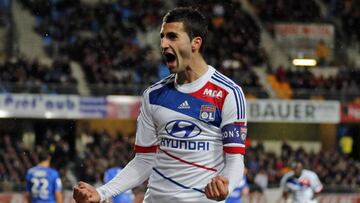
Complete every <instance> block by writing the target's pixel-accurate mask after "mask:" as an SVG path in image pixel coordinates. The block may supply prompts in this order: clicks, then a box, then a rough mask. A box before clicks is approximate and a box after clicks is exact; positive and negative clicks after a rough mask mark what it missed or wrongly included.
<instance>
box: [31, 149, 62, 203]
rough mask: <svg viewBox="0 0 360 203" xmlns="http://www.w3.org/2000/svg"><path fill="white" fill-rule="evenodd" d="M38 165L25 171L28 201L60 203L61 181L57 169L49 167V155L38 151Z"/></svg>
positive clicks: (44, 151) (32, 202) (43, 151)
mask: <svg viewBox="0 0 360 203" xmlns="http://www.w3.org/2000/svg"><path fill="white" fill-rule="evenodd" d="M39 161H40V162H39V163H38V165H36V166H34V167H32V168H30V169H29V170H28V171H27V172H26V191H27V193H26V197H27V200H28V202H29V203H30V202H31V203H62V202H63V197H62V192H61V190H62V183H61V179H60V176H59V173H58V171H57V170H55V169H53V168H51V167H50V161H51V156H50V154H49V153H48V151H46V150H42V151H41V152H40V153H39Z"/></svg>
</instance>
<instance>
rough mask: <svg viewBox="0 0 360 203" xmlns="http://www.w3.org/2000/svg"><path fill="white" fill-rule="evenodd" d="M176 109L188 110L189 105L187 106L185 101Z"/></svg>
mask: <svg viewBox="0 0 360 203" xmlns="http://www.w3.org/2000/svg"><path fill="white" fill-rule="evenodd" d="M178 109H190V105H189V103H188V101H186V100H185V101H184V102H183V103H181V104H180V105H179V106H178Z"/></svg>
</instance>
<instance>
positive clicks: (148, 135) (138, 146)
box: [134, 91, 158, 153]
mask: <svg viewBox="0 0 360 203" xmlns="http://www.w3.org/2000/svg"><path fill="white" fill-rule="evenodd" d="M148 92H149V91H145V92H144V94H143V97H142V101H141V107H140V114H139V116H138V118H137V130H136V139H135V147H134V151H135V152H136V153H155V152H156V150H157V146H158V140H157V137H156V128H155V124H154V121H153V118H152V115H151V106H150V102H149V93H148Z"/></svg>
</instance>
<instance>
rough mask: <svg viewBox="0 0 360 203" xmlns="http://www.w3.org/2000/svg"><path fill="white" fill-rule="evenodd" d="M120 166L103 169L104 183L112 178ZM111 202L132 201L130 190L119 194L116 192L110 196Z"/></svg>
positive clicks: (128, 202) (124, 202)
mask: <svg viewBox="0 0 360 203" xmlns="http://www.w3.org/2000/svg"><path fill="white" fill-rule="evenodd" d="M121 170H122V168H120V167H111V168H109V169H107V170H106V171H105V174H104V183H107V182H109V181H110V180H111V179H113V178H114V177H115V176H116V175H117V174H118V173H119V172H120V171H121ZM112 202H113V203H132V202H133V194H132V192H131V190H128V191H125V192H123V193H121V194H118V195H116V196H114V197H112Z"/></svg>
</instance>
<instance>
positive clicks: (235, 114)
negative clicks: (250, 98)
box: [221, 86, 247, 155]
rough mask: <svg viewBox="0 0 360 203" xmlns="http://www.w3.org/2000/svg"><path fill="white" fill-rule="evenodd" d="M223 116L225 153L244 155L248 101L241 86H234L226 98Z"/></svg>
mask: <svg viewBox="0 0 360 203" xmlns="http://www.w3.org/2000/svg"><path fill="white" fill-rule="evenodd" d="M221 114H222V115H221V116H222V123H221V133H222V141H223V146H224V152H225V153H231V154H243V155H244V154H245V141H246V137H247V119H246V101H245V96H244V93H243V92H242V90H241V88H240V87H239V86H234V87H233V89H232V91H230V92H229V94H228V95H227V97H226V98H225V101H224V106H223V109H222V113H221Z"/></svg>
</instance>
